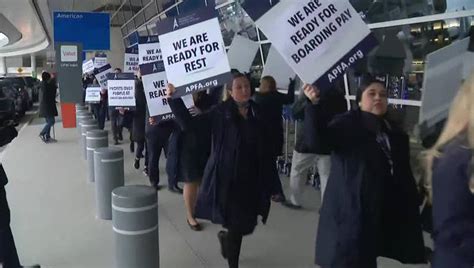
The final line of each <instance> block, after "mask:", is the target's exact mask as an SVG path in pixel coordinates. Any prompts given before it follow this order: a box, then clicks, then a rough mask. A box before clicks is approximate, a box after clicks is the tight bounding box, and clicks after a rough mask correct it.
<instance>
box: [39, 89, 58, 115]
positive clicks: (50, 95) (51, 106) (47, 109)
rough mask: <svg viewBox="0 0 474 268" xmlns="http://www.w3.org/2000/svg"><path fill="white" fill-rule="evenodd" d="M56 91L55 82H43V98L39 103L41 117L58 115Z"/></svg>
mask: <svg viewBox="0 0 474 268" xmlns="http://www.w3.org/2000/svg"><path fill="white" fill-rule="evenodd" d="M51 81H53V80H51ZM56 91H57V87H56V85H55V84H54V83H53V82H46V81H43V82H41V98H40V105H39V116H40V117H55V116H58V110H57V108H56Z"/></svg>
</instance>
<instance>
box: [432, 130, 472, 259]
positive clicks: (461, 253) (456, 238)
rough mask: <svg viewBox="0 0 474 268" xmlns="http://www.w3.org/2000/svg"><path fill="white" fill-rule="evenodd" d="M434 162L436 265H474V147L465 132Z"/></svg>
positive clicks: (445, 148) (447, 146)
mask: <svg viewBox="0 0 474 268" xmlns="http://www.w3.org/2000/svg"><path fill="white" fill-rule="evenodd" d="M442 151H443V154H442V155H441V157H440V158H438V159H436V160H435V162H434V165H433V228H434V232H433V238H434V241H435V253H434V259H433V266H432V267H433V268H445V267H453V268H454V267H456V268H472V267H474V194H473V193H471V191H470V190H469V181H470V179H471V176H472V166H471V158H472V150H471V149H470V147H469V146H468V143H467V139H466V137H465V135H461V136H459V137H457V138H455V139H454V140H453V141H452V142H450V143H449V144H448V145H446V146H445V147H444V148H443V150H442Z"/></svg>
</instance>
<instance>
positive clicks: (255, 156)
mask: <svg viewBox="0 0 474 268" xmlns="http://www.w3.org/2000/svg"><path fill="white" fill-rule="evenodd" d="M231 85H232V88H231V89H229V90H228V91H227V93H228V94H230V96H231V97H230V98H229V99H228V100H226V101H225V102H223V103H221V104H219V105H216V106H215V107H214V108H212V109H211V110H209V111H208V112H206V113H202V114H200V115H198V116H195V117H192V116H191V114H190V113H189V111H188V110H187V109H186V107H185V105H184V102H183V101H182V100H180V99H177V101H172V102H170V107H171V110H172V111H173V113H174V115H175V116H176V121H177V122H178V124H179V125H180V126H181V128H182V129H184V130H191V129H193V128H192V125H194V124H195V123H196V122H199V123H200V124H202V125H203V129H208V131H209V132H208V133H209V136H210V137H211V143H210V144H211V153H210V156H209V159H208V161H207V164H206V168H205V170H204V173H203V179H202V184H201V186H200V191H199V195H198V199H197V203H196V208H195V216H196V218H201V219H208V220H211V221H212V222H213V223H218V224H222V226H223V227H224V228H225V229H227V230H226V231H220V232H219V233H218V240H219V243H220V245H221V254H222V256H223V257H224V258H226V259H227V262H228V265H229V267H230V268H238V267H239V255H240V248H241V245H242V238H243V237H244V236H247V235H250V234H252V233H253V231H254V230H255V227H256V225H257V221H258V216H262V222H263V223H265V222H266V220H267V217H268V213H269V211H270V202H271V201H270V199H271V190H272V189H271V186H272V183H273V182H272V177H270V176H271V172H272V168H274V165H275V163H274V162H272V151H271V148H270V146H272V144H270V143H268V141H267V140H266V139H267V138H268V135H269V134H268V132H267V131H268V128H267V125H266V122H265V121H264V119H263V117H261V116H260V114H259V111H258V107H257V105H256V104H255V103H254V102H253V101H252V100H251V99H250V96H251V95H250V94H251V90H250V81H249V80H248V78H247V77H246V76H245V75H243V74H236V75H234V78H233V80H232V82H231ZM174 92H175V88H174V86H173V85H172V84H171V83H170V84H168V97H169V98H171V96H172V95H173V93H174ZM229 152H232V153H229Z"/></svg>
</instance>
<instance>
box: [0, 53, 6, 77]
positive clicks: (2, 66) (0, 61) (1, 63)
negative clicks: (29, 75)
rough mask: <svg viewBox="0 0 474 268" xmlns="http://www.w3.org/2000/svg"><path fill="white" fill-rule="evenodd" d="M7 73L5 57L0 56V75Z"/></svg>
mask: <svg viewBox="0 0 474 268" xmlns="http://www.w3.org/2000/svg"><path fill="white" fill-rule="evenodd" d="M6 74H7V59H6V58H5V57H0V76H4V75H6Z"/></svg>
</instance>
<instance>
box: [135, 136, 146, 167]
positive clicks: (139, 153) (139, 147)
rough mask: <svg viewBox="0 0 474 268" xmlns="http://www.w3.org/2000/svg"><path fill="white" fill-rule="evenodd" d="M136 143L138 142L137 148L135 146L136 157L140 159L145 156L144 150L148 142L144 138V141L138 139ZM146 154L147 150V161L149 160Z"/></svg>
mask: <svg viewBox="0 0 474 268" xmlns="http://www.w3.org/2000/svg"><path fill="white" fill-rule="evenodd" d="M132 142H133V141H132ZM136 143H137V148H135V158H138V159H140V158H143V151H145V146H146V142H145V141H144V140H142V141H137V142H136ZM146 155H147V152H146V151H145V163H146V162H147V161H148V159H147V157H146ZM145 166H146V164H145Z"/></svg>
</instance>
